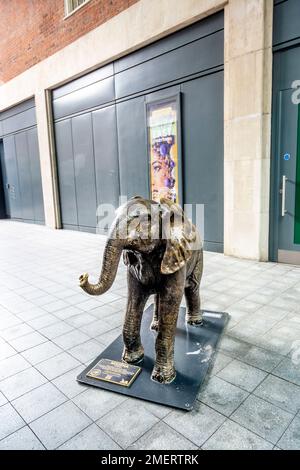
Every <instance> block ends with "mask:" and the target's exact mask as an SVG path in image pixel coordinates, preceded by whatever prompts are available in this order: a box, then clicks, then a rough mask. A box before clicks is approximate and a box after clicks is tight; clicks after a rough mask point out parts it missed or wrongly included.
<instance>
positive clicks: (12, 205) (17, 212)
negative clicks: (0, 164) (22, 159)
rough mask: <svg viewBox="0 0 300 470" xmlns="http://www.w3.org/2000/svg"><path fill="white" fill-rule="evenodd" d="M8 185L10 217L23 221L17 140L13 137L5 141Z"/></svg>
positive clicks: (5, 138) (6, 138)
mask: <svg viewBox="0 0 300 470" xmlns="http://www.w3.org/2000/svg"><path fill="white" fill-rule="evenodd" d="M3 144H4V145H3V148H4V156H5V157H4V158H5V170H6V184H8V185H9V188H8V194H9V216H10V217H12V218H14V219H22V203H21V195H20V190H19V177H18V165H17V158H16V147H15V138H14V136H13V135H11V136H8V137H4V139H3Z"/></svg>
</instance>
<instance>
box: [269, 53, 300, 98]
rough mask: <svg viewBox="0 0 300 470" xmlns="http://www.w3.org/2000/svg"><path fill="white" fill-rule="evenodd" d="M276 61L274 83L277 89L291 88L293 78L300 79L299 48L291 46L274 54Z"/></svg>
mask: <svg viewBox="0 0 300 470" xmlns="http://www.w3.org/2000/svg"><path fill="white" fill-rule="evenodd" d="M275 62H276V70H275V68H274V73H276V83H274V86H276V87H277V89H280V90H283V89H284V88H291V87H292V83H293V81H294V80H300V61H299V48H296V47H295V48H291V49H288V50H284V51H281V52H277V53H276V54H275V55H274V63H275Z"/></svg>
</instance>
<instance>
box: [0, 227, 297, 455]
mask: <svg viewBox="0 0 300 470" xmlns="http://www.w3.org/2000/svg"><path fill="white" fill-rule="evenodd" d="M104 243H105V239H104V238H103V237H101V236H97V235H93V234H89V233H82V232H71V231H53V230H50V229H48V228H46V227H41V226H36V225H29V224H22V223H18V222H11V221H0V449H44V448H46V449H109V450H113V449H155V450H160V449H167V450H183V449H186V450H189V449H198V448H201V449H300V268H299V267H298V268H297V267H295V266H290V265H282V264H281V265H279V264H276V263H257V262H252V261H245V260H238V259H234V258H230V257H224V256H223V255H220V254H215V253H205V270H204V279H203V283H202V290H201V291H202V306H203V308H206V309H210V310H219V311H227V312H228V313H230V315H231V320H230V323H229V325H228V328H227V331H226V334H225V335H224V337H223V339H222V342H221V343H220V347H219V350H218V352H217V354H216V359H215V363H214V366H213V368H212V370H211V372H210V373H209V375H208V377H207V380H206V383H205V386H204V387H203V389H202V390H201V392H200V393H199V396H198V400H197V405H196V408H195V410H194V411H192V412H190V413H187V412H181V411H176V410H173V409H171V408H167V407H164V406H160V405H154V404H150V403H146V402H142V401H139V400H134V399H131V398H126V397H124V396H121V395H118V394H114V393H110V392H107V391H104V390H100V389H94V388H91V387H90V388H88V387H85V386H83V385H80V384H78V383H77V382H76V379H75V377H76V375H77V374H78V373H79V372H81V371H82V370H83V368H84V366H85V365H87V364H89V363H90V362H91V361H92V360H93V359H94V358H95V357H96V356H97V355H98V354H99V353H100V352H101V351H102V350H103V349H104V348H105V347H106V345H108V344H109V343H110V342H111V341H112V340H113V339H114V338H115V337H116V336H118V335H119V334H120V331H121V324H122V317H123V315H124V309H125V302H126V279H125V272H126V271H125V267H124V266H123V264H122V262H121V264H120V267H119V271H118V275H117V279H116V281H115V283H114V285H113V287H112V289H111V290H110V291H109V292H108V293H106V294H105V295H103V296H101V297H97V298H92V297H89V296H87V295H86V294H85V293H83V292H81V291H80V289H79V288H78V287H77V283H78V281H77V279H78V275H79V274H81V273H82V272H84V271H88V272H90V274H91V275H93V276H97V275H98V274H99V270H100V266H101V254H102V250H103V246H104ZM297 341H298V343H297Z"/></svg>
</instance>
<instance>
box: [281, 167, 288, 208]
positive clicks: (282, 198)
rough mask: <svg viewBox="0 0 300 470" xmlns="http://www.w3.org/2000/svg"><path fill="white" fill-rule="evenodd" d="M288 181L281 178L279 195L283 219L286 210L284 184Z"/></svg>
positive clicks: (284, 177) (283, 177) (285, 178)
mask: <svg viewBox="0 0 300 470" xmlns="http://www.w3.org/2000/svg"><path fill="white" fill-rule="evenodd" d="M287 181H288V178H287V177H286V176H285V175H283V176H282V187H281V190H280V193H281V216H282V217H284V216H285V214H286V213H287V210H286V208H285V196H286V182H287Z"/></svg>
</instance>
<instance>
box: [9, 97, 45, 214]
mask: <svg viewBox="0 0 300 470" xmlns="http://www.w3.org/2000/svg"><path fill="white" fill-rule="evenodd" d="M0 119H2V121H1V129H2V132H3V135H4V146H3V158H2V160H3V164H2V178H3V180H4V183H5V184H4V189H5V195H6V208H7V212H8V214H7V215H8V216H9V217H12V218H17V219H20V220H24V221H28V222H39V223H40V222H43V221H44V204H43V194H42V183H41V169H40V158H39V148H38V140H37V128H36V114H35V103H34V99H31V100H27V101H24V102H23V103H20V104H19V105H17V106H14V107H13V108H10V109H8V110H6V111H4V112H3V113H1V114H0ZM7 184H8V185H9V187H8V188H7Z"/></svg>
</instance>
